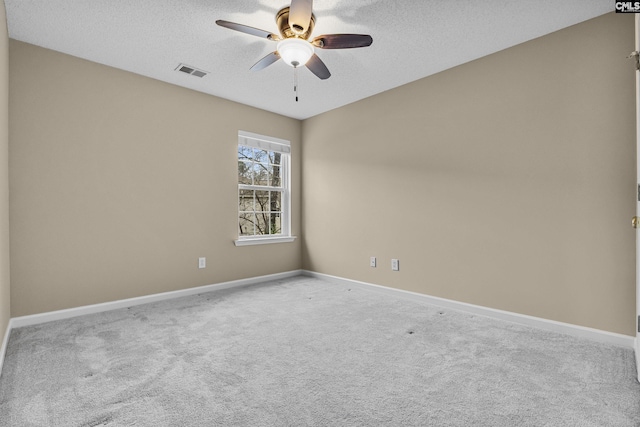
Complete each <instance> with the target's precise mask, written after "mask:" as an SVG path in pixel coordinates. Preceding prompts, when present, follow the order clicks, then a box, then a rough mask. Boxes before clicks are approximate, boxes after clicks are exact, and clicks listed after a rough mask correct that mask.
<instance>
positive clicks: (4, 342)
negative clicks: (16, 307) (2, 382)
mask: <svg viewBox="0 0 640 427" xmlns="http://www.w3.org/2000/svg"><path fill="white" fill-rule="evenodd" d="M12 328H13V325H12V319H9V323H8V324H7V330H6V331H5V332H4V339H3V340H2V347H0V376H1V375H2V366H3V365H4V355H5V354H6V353H7V345H9V335H11V329H12Z"/></svg>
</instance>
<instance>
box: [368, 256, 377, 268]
mask: <svg viewBox="0 0 640 427" xmlns="http://www.w3.org/2000/svg"><path fill="white" fill-rule="evenodd" d="M375 266H376V257H374V256H372V257H371V258H369V267H375Z"/></svg>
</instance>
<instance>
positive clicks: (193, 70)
mask: <svg viewBox="0 0 640 427" xmlns="http://www.w3.org/2000/svg"><path fill="white" fill-rule="evenodd" d="M176 71H181V72H183V73H186V74H191V75H192V76H196V77H204V76H206V75H207V74H209V72H208V71H204V70H199V69H197V68H196V67H192V66H191V65H185V64H180V65H178V66H177V67H176Z"/></svg>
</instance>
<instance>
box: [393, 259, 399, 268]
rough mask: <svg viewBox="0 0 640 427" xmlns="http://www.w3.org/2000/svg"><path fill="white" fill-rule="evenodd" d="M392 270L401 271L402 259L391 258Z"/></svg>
mask: <svg viewBox="0 0 640 427" xmlns="http://www.w3.org/2000/svg"><path fill="white" fill-rule="evenodd" d="M391 270H393V271H400V261H398V260H397V259H392V260H391Z"/></svg>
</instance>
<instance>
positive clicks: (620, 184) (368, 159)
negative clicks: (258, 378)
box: [302, 13, 635, 335]
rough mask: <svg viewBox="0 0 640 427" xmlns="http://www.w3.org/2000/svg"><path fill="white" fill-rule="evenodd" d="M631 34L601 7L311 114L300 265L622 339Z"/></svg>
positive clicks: (627, 303)
mask: <svg viewBox="0 0 640 427" xmlns="http://www.w3.org/2000/svg"><path fill="white" fill-rule="evenodd" d="M633 38H634V29H633V17H631V16H629V15H626V16H624V15H616V14H613V13H612V14H608V15H604V16H602V17H599V18H596V19H594V20H591V21H587V22H585V23H582V24H580V25H577V26H574V27H571V28H568V29H565V30H562V31H560V32H557V33H554V34H551V35H548V36H545V37H542V38H540V39H536V40H533V41H531V42H528V43H525V44H522V45H519V46H516V47H513V48H511V49H508V50H505V51H502V52H499V53H497V54H494V55H491V56H489V57H485V58H482V59H480V60H477V61H474V62H471V63H468V64H465V65H463V66H460V67H457V68H454V69H452V70H448V71H445V72H443V73H440V74H437V75H434V76H432V77H429V78H426V79H423V80H420V81H417V82H414V83H412V84H408V85H405V86H402V87H399V88H397V89H394V90H391V91H388V92H385V93H382V94H380V95H377V96H374V97H372V98H369V99H365V100H363V101H360V102H357V103H355V104H351V105H349V106H346V107H343V108H340V109H337V110H334V111H331V112H328V113H325V114H322V115H320V116H316V117H315V118H312V119H309V120H306V121H305V122H304V124H303V136H302V139H303V141H304V142H303V144H304V149H303V159H302V162H303V208H302V209H303V218H304V227H303V236H304V242H303V266H304V268H306V269H309V270H313V271H317V272H321V273H326V274H331V275H336V276H341V277H346V278H351V279H356V280H362V281H366V282H370V283H376V284H381V285H385V286H391V287H396V288H401V289H406V290H411V291H416V292H422V293H426V294H429V295H435V296H439V297H445V298H450V299H454V300H458V301H464V302H469V303H473V304H479V305H482V306H487V307H493V308H498V309H503V310H509V311H513V312H517V313H524V314H528V315H533V316H539V317H543V318H547V319H553V320H558V321H562V322H569V323H573V324H577V325H584V326H588V327H594V328H599V329H603V330H607V331H613V332H618V333H623V334H627V335H633V334H634V324H635V322H634V318H635V315H634V314H635V307H634V302H635V283H634V272H635V270H634V268H635V267H634V266H635V264H634V254H635V246H634V232H633V230H632V229H631V228H630V225H629V224H630V218H631V217H632V216H633V215H634V210H635V205H634V197H635V143H634V132H635V126H634V111H635V107H634V75H633V74H634V72H633V68H632V64H630V61H629V60H627V59H626V56H627V55H628V54H629V52H631V51H632V50H633V48H634V44H633ZM404 66H406V64H405V65H404ZM370 256H377V257H378V262H379V266H378V268H375V269H374V268H370V267H369V257H370ZM391 258H399V259H400V271H399V272H392V271H391V269H390V259H391Z"/></svg>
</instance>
